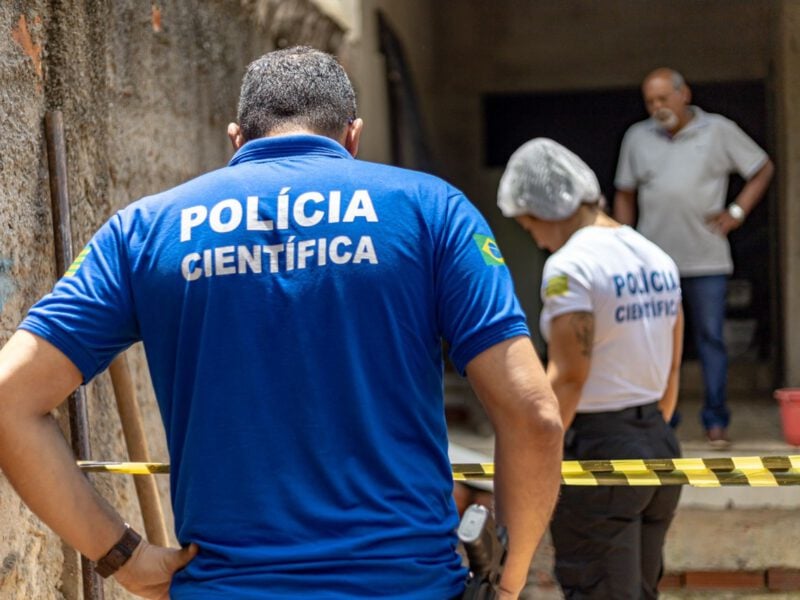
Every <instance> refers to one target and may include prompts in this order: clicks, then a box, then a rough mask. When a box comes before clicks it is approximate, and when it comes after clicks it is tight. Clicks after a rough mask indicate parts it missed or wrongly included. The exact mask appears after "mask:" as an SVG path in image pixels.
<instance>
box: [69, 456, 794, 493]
mask: <svg viewBox="0 0 800 600" xmlns="http://www.w3.org/2000/svg"><path fill="white" fill-rule="evenodd" d="M78 466H79V467H80V468H81V469H82V470H83V471H88V472H95V473H97V472H100V473H124V474H128V475H153V474H158V473H169V465H168V464H165V463H154V462H149V463H143V462H106V461H78ZM452 468H453V479H454V480H455V481H487V480H488V481H491V480H492V478H493V477H494V464H493V463H460V464H453V465H452ZM561 481H562V483H564V484H565V485H626V486H641V485H691V486H695V487H720V486H722V485H741V486H751V487H776V486H784V485H800V455H792V456H744V457H732V458H727V457H722V458H666V459H661V458H656V459H624V460H566V461H564V462H563V463H562V464H561Z"/></svg>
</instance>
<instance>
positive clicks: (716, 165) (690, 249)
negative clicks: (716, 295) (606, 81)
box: [614, 106, 767, 276]
mask: <svg viewBox="0 0 800 600" xmlns="http://www.w3.org/2000/svg"><path fill="white" fill-rule="evenodd" d="M691 109H692V112H693V113H694V117H693V118H692V120H691V121H689V123H688V124H687V125H686V126H685V127H684V128H683V129H681V130H680V131H679V132H678V133H677V134H676V135H675V136H674V137H670V136H669V135H668V134H667V133H666V132H665V131H664V130H663V129H662V128H661V127H660V126H659V125H658V124H657V123H656V121H655V120H654V119H647V120H646V121H641V122H639V123H636V124H634V125H632V126H631V127H630V128H629V129H628V131H627V132H626V133H625V137H624V138H623V140H622V147H621V148H620V155H619V163H618V165H617V174H616V177H615V180H614V184H615V185H616V187H617V189H620V190H636V192H637V201H638V206H639V220H638V223H637V226H636V228H637V230H638V231H639V232H640V233H641V234H642V235H643V236H645V237H646V238H647V239H649V240H652V241H653V242H655V243H656V244H658V245H659V246H660V247H661V248H662V249H663V250H664V251H665V252H666V253H667V254H669V255H670V256H671V257H672V258H673V259H674V260H675V262H676V263H677V265H678V268H679V269H680V272H681V275H683V276H697V275H722V274H729V273H731V272H732V271H733V262H732V260H731V252H730V246H729V244H728V238H727V237H725V236H722V235H720V234H718V233H716V232H714V231H712V230H711V228H709V226H708V225H707V224H706V222H705V219H706V217H707V216H708V215H710V214H713V213H715V212H719V211H721V210H722V209H723V208H724V204H725V198H726V196H727V193H728V181H729V176H730V174H731V173H734V172H737V173H739V174H740V175H741V176H742V177H743V178H745V179H750V178H751V177H752V176H753V175H755V173H756V172H757V171H758V170H759V169H760V168H761V167H762V166H764V163H765V162H766V161H767V155H766V153H765V152H764V151H763V150H762V149H761V148H760V147H759V146H758V145H757V144H756V143H755V142H754V141H753V140H752V139H750V138H749V137H748V136H747V134H746V133H744V132H743V131H742V130H741V129H740V128H739V126H738V125H736V123H734V122H733V121H731V120H730V119H727V118H725V117H723V116H721V115H715V114H710V113H706V112H703V111H702V110H700V109H699V108H697V107H696V106H693V107H691Z"/></svg>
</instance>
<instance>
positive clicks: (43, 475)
mask: <svg viewBox="0 0 800 600" xmlns="http://www.w3.org/2000/svg"><path fill="white" fill-rule="evenodd" d="M80 382H81V374H80V372H79V371H78V369H77V368H76V367H75V365H74V364H73V363H72V362H71V361H70V360H69V359H68V358H67V357H66V356H65V355H64V354H63V353H62V352H61V351H60V350H58V349H57V348H56V347H55V346H53V345H52V344H50V343H49V342H47V341H45V340H43V339H42V338H39V337H37V336H35V335H33V334H31V333H28V332H27V331H18V332H16V333H15V334H14V335H13V336H12V337H11V339H10V340H9V341H8V343H7V344H6V345H5V347H3V349H2V350H0V469H2V471H3V473H4V474H5V476H6V477H7V478H8V480H9V482H10V483H11V485H12V486H13V487H14V488H15V489H16V491H17V493H19V495H20V497H21V498H22V500H23V501H24V502H25V504H27V505H28V507H29V508H30V509H31V510H32V511H33V512H34V513H36V514H37V515H38V516H39V518H41V519H42V521H44V522H45V523H46V524H47V525H48V526H49V527H50V528H51V529H53V531H55V532H56V533H57V534H58V535H59V536H61V538H63V539H64V541H66V542H67V543H68V544H69V545H71V546H72V547H74V548H76V549H77V550H78V551H80V552H81V553H82V554H84V555H85V556H87V557H88V558H90V559H92V560H98V559H99V558H101V557H102V556H104V555H105V554H106V553H107V552H108V551H109V549H110V548H111V547H112V546H113V545H114V544H115V543H116V542H117V541H118V540H119V539H120V537H121V536H122V534H123V532H124V530H125V525H124V521H123V519H122V517H120V515H119V514H117V512H116V511H115V510H114V509H113V508H112V507H111V506H110V505H109V504H108V503H107V502H106V501H105V500H104V499H103V498H102V497H101V496H100V495H99V494H98V493H97V492H96V491H95V489H94V488H93V487H92V486H91V484H90V483H89V481H88V480H87V479H86V477H84V475H83V474H82V473H81V472H80V471H79V469H78V468H77V466H76V465H75V457H74V456H73V454H72V451H71V450H70V448H69V447H68V446H67V443H66V441H65V439H64V436H63V435H62V434H61V430H60V429H59V428H58V425H57V424H56V422H55V420H54V419H53V418H52V416H51V415H50V411H51V410H53V409H54V408H55V407H57V406H58V405H59V404H61V402H63V400H64V399H65V398H66V397H67V396H68V395H69V394H70V393H71V392H72V391H73V390H74V389H75V388H76V387H77V386H78V385H79V384H80ZM195 553H196V548H194V547H191V548H190V549H187V550H181V551H178V550H168V549H164V548H159V547H157V546H150V545H149V544H147V543H146V542H142V543H141V544H140V545H139V547H138V548H137V550H136V552H135V553H134V555H133V557H132V558H131V560H129V561H128V562H127V563H126V564H125V565H124V566H123V567H122V568H121V569H120V571H119V572H118V575H117V579H118V580H119V581H120V583H122V584H123V585H124V586H125V587H126V588H127V589H129V590H130V591H132V592H134V593H137V594H141V595H143V596H144V597H146V598H158V599H160V598H167V593H168V586H169V581H170V579H171V575H172V573H173V572H174V571H175V570H177V569H178V568H180V567H182V566H183V565H184V564H185V563H186V562H188V560H190V559H191V557H192V556H194V554H195Z"/></svg>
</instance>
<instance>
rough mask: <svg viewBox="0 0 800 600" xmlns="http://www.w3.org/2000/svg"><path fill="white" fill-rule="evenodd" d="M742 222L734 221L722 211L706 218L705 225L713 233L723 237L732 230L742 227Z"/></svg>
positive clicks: (725, 211) (726, 212)
mask: <svg viewBox="0 0 800 600" xmlns="http://www.w3.org/2000/svg"><path fill="white" fill-rule="evenodd" d="M742 223H743V221H740V220H738V219H734V218H733V217H732V216H731V214H730V213H729V212H728V211H727V210H722V211H720V212H718V213H715V214H712V215H709V216H707V217H706V225H708V227H709V229H711V231H713V232H714V233H718V234H719V235H721V236H723V237H725V236H727V235H728V234H729V233H730V232H731V231H733V230H734V229H738V228H739V227H741V226H742Z"/></svg>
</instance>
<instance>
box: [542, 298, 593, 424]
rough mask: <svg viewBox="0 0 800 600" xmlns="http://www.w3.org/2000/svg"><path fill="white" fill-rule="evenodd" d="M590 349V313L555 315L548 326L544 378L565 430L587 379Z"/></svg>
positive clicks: (573, 414)
mask: <svg viewBox="0 0 800 600" xmlns="http://www.w3.org/2000/svg"><path fill="white" fill-rule="evenodd" d="M593 345H594V316H593V315H592V313H590V312H571V313H566V314H563V315H558V316H557V317H555V318H554V319H553V320H552V321H551V322H550V343H549V344H548V345H547V352H548V359H549V361H548V363H547V377H548V379H549V380H550V383H551V384H552V385H553V391H555V393H556V397H557V398H558V405H559V409H560V411H561V420H562V421H563V423H564V427H569V425H570V424H571V423H572V420H573V419H574V418H575V409H576V408H577V407H578V402H579V401H580V399H581V392H582V391H583V384H584V383H586V379H587V378H588V377H589V368H590V367H591V364H592V346H593Z"/></svg>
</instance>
